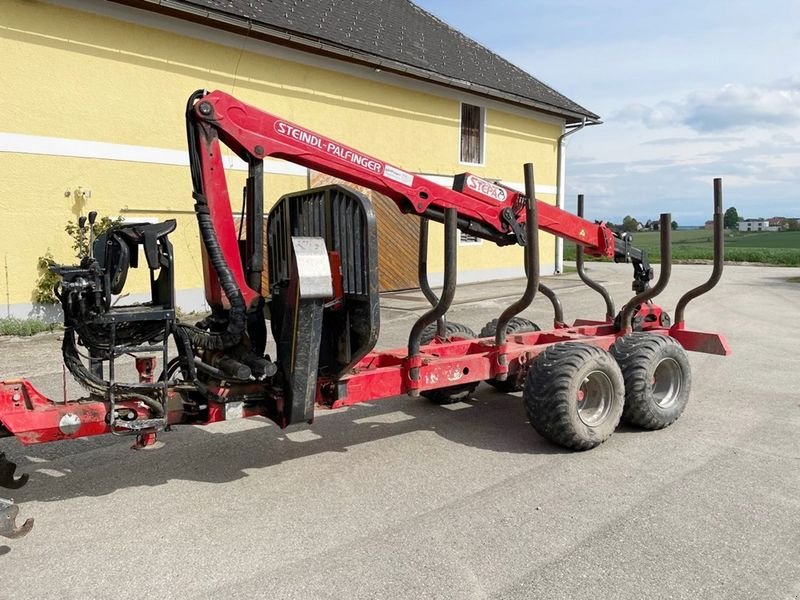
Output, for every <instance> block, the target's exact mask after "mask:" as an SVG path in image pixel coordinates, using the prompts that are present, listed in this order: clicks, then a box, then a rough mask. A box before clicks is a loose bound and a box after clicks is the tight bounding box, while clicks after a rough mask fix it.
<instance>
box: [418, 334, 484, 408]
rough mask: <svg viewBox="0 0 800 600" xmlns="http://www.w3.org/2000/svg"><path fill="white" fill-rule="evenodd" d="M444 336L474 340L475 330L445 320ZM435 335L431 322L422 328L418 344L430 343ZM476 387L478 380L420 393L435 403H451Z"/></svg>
mask: <svg viewBox="0 0 800 600" xmlns="http://www.w3.org/2000/svg"><path fill="white" fill-rule="evenodd" d="M445 336H446V339H447V340H449V341H457V340H474V339H475V332H474V331H472V329H470V328H469V327H467V326H466V325H462V324H461V323H455V322H453V321H447V322H446V323H445ZM435 337H436V323H431V324H430V325H428V326H427V327H426V328H425V329H423V330H422V335H421V336H420V345H422V346H424V345H426V344H430V343H431V342H432V341H433V340H434V338H435ZM477 387H478V382H477V381H475V382H473V383H464V384H462V385H453V386H450V387H445V388H439V389H438V390H427V391H424V392H421V394H420V395H422V396H424V397H425V398H427V399H428V400H430V401H431V402H435V403H436V404H453V403H454V402H458V401H459V400H463V399H464V398H467V397H469V395H470V394H472V392H474V391H475V388H477Z"/></svg>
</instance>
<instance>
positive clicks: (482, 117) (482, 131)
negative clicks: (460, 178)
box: [458, 101, 486, 167]
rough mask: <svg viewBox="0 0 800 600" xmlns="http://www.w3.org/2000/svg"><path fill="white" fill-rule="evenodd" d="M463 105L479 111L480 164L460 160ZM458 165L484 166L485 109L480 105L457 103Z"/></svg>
mask: <svg viewBox="0 0 800 600" xmlns="http://www.w3.org/2000/svg"><path fill="white" fill-rule="evenodd" d="M464 105H466V106H472V107H475V108H477V109H478V110H479V119H480V127H479V134H480V138H479V140H478V144H479V145H480V162H469V161H465V160H462V158H461V155H462V147H461V144H462V141H463V130H464ZM458 164H459V165H472V166H476V167H483V166H485V164H486V107H485V106H482V105H480V104H472V103H471V102H464V101H459V103H458Z"/></svg>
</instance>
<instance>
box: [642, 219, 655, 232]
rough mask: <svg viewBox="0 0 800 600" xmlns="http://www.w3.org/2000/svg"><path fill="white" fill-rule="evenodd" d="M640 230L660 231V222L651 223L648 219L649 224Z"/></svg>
mask: <svg viewBox="0 0 800 600" xmlns="http://www.w3.org/2000/svg"><path fill="white" fill-rule="evenodd" d="M640 225H641V224H640ZM640 229H641V230H643V231H658V221H651V220H650V219H648V220H647V223H645V224H644V226H641V227H640Z"/></svg>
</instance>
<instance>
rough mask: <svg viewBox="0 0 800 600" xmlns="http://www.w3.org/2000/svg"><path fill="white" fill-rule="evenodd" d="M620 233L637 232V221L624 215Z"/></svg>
mask: <svg viewBox="0 0 800 600" xmlns="http://www.w3.org/2000/svg"><path fill="white" fill-rule="evenodd" d="M622 231H628V232H632V231H639V221H637V220H636V219H634V218H633V217H632V216H630V215H625V218H624V219H622Z"/></svg>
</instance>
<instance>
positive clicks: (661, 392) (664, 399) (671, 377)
mask: <svg viewBox="0 0 800 600" xmlns="http://www.w3.org/2000/svg"><path fill="white" fill-rule="evenodd" d="M681 381H683V378H682V372H681V366H680V365H679V364H678V361H676V360H675V359H674V358H664V359H662V360H661V361H660V362H659V363H658V364H657V365H656V370H655V371H654V372H653V398H654V400H655V401H656V404H658V406H660V407H661V408H669V407H670V406H672V405H673V404H675V401H676V400H677V399H678V397H679V396H680V393H681Z"/></svg>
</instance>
